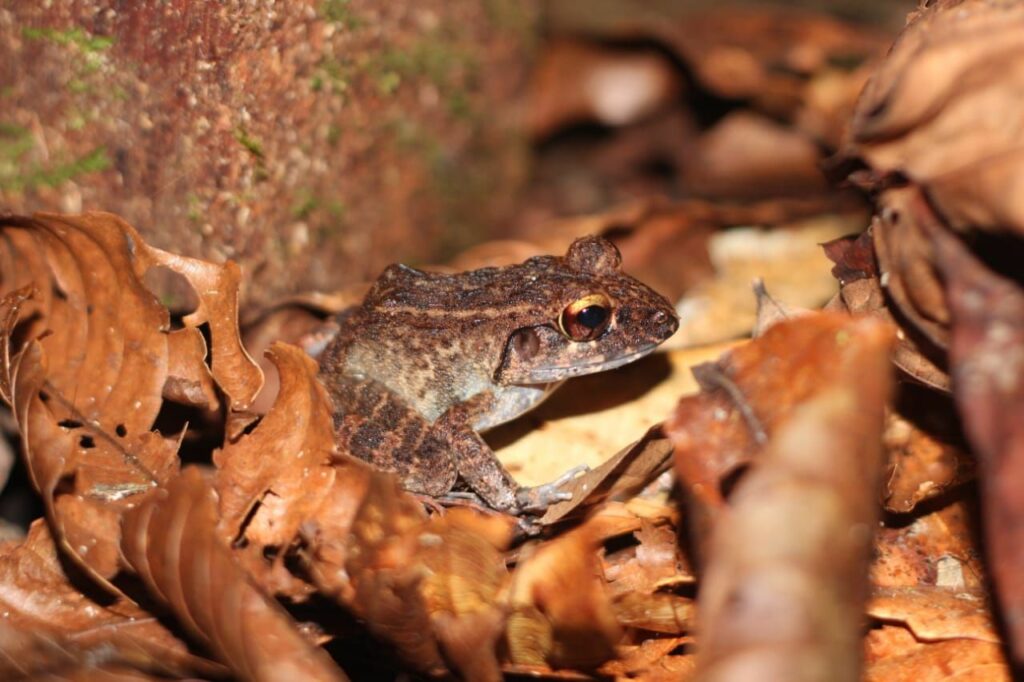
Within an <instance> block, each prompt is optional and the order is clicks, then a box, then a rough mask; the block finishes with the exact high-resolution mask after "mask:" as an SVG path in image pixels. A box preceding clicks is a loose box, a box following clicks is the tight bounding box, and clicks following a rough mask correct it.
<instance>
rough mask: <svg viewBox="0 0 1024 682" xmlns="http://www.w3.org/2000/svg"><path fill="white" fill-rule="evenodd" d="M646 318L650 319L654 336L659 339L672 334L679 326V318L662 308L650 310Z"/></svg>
mask: <svg viewBox="0 0 1024 682" xmlns="http://www.w3.org/2000/svg"><path fill="white" fill-rule="evenodd" d="M648 319H650V321H651V328H652V329H653V330H654V334H655V336H657V337H658V338H659V339H661V340H665V339H667V338H668V337H670V336H672V335H673V334H675V333H676V329H678V328H679V318H678V317H676V316H675V315H674V314H673V313H671V312H669V311H667V310H665V309H664V308H655V309H654V310H652V311H651V313H650V317H649V318H648Z"/></svg>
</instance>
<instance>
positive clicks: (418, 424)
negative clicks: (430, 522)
mask: <svg viewBox="0 0 1024 682" xmlns="http://www.w3.org/2000/svg"><path fill="white" fill-rule="evenodd" d="M340 324H341V330H340V331H339V333H338V335H337V336H336V337H335V338H334V339H333V340H332V341H331V342H330V344H329V345H328V346H327V347H326V348H325V349H324V352H323V354H322V355H321V358H320V376H321V379H322V380H323V382H324V383H325V384H326V386H327V388H328V391H329V393H330V394H331V397H332V398H333V400H334V404H335V407H334V409H335V413H334V424H335V428H336V432H337V434H336V435H337V440H338V443H339V445H340V446H341V447H342V449H343V450H346V451H348V452H350V453H351V454H353V455H356V456H357V457H360V458H362V459H365V460H367V461H369V462H371V463H372V464H374V465H376V466H378V467H380V468H382V469H385V470H387V471H393V472H395V473H396V474H398V476H399V477H400V478H401V480H402V482H403V484H404V485H405V487H406V488H408V489H409V490H412V491H414V492H418V493H423V494H426V495H430V496H434V497H438V496H443V495H446V494H447V493H449V492H451V491H452V490H453V488H455V487H456V484H457V483H458V482H459V481H460V480H461V483H462V484H463V485H464V486H466V487H468V488H469V489H470V490H471V491H472V492H473V493H475V494H476V495H477V496H479V498H481V499H483V501H484V502H485V503H487V504H488V505H490V506H491V507H493V508H495V509H499V510H503V511H507V512H512V513H521V512H538V511H542V510H543V509H544V508H545V507H547V506H548V505H549V504H552V503H553V502H555V501H558V500H563V499H566V498H567V496H568V495H567V493H565V492H561V491H558V490H557V486H558V485H559V484H560V483H562V482H563V481H562V479H559V481H556V482H554V483H551V484H548V485H544V486H538V487H535V488H524V487H521V486H519V485H518V484H517V483H516V482H515V480H514V479H513V478H512V476H511V475H510V474H509V473H508V472H507V471H506V470H505V468H504V467H503V466H502V465H501V463H500V462H498V460H497V458H496V457H495V456H494V453H493V452H492V451H491V449H490V448H489V447H488V446H487V444H486V443H485V442H484V441H483V439H482V438H481V437H480V435H479V433H480V432H482V431H486V430H487V429H490V428H491V427H494V426H497V425H498V424H502V423H504V422H507V421H509V420H510V419H514V418H515V417H518V416H519V415H521V414H523V413H524V412H526V411H528V410H531V409H533V408H534V407H536V406H537V405H538V404H540V402H541V401H542V400H544V399H545V398H546V397H547V396H548V395H550V394H551V392H552V391H553V390H554V389H555V388H557V387H558V385H559V384H561V383H562V382H563V381H564V380H565V379H568V378H570V377H574V376H580V375H582V374H592V373H594V372H602V371H604V370H609V369H613V368H615V367H619V366H621V365H624V364H626V363H629V362H632V361H634V360H636V359H638V358H640V357H642V356H644V355H647V354H648V353H650V352H651V351H653V350H654V349H655V347H656V346H657V345H658V344H659V343H661V342H662V341H664V340H665V339H667V338H668V337H669V336H671V335H672V333H673V332H674V331H675V330H676V327H677V326H678V319H677V318H676V316H675V313H674V311H673V309H672V306H671V305H669V303H668V301H666V300H665V299H664V298H663V297H662V296H660V295H659V294H657V293H656V292H654V291H653V290H652V289H650V288H649V287H647V286H645V285H643V284H641V283H640V282H639V281H637V280H635V279H633V278H632V277H629V276H628V275H626V274H623V272H622V271H621V258H620V256H619V252H618V249H616V248H615V246H614V245H613V244H611V242H608V241H606V240H604V239H600V238H597V237H584V238H582V239H578V240H576V241H575V242H574V243H573V244H572V246H570V247H569V251H568V252H567V253H566V255H565V256H564V257H556V256H541V257H536V258H531V259H529V260H527V261H526V262H524V263H522V264H520V265H511V266H507V267H501V268H483V269H480V270H474V271H471V272H465V273H460V274H454V275H446V274H435V273H426V272H420V271H418V270H414V269H412V268H409V267H406V266H404V265H392V266H390V267H389V268H387V270H385V271H384V274H382V275H381V276H380V278H379V279H378V280H377V282H376V283H375V284H374V286H373V288H372V289H371V290H370V292H369V293H368V294H367V296H366V299H365V300H364V301H363V303H362V305H361V306H360V307H359V308H357V309H356V310H355V311H354V312H352V313H351V314H350V315H349V316H348V317H346V318H344V319H343V320H342V321H341V322H340ZM570 473H572V472H570ZM563 478H565V477H563Z"/></svg>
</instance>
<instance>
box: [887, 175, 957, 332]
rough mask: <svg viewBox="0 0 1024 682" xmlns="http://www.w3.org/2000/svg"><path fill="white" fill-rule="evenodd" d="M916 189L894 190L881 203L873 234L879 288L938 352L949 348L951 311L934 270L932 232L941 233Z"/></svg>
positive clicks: (895, 308)
mask: <svg viewBox="0 0 1024 682" xmlns="http://www.w3.org/2000/svg"><path fill="white" fill-rule="evenodd" d="M927 201H928V200H927V199H926V198H925V196H924V195H922V194H921V193H920V192H919V191H918V190H917V189H916V188H914V187H909V188H902V189H892V190H889V191H887V192H885V193H884V194H883V195H882V197H881V199H880V209H879V216H878V218H876V220H875V224H874V227H873V229H872V234H873V236H874V244H875V253H876V255H877V257H878V266H879V268H880V270H881V272H882V275H881V282H882V286H884V287H885V291H886V293H887V294H888V295H889V301H890V302H891V305H892V306H893V309H894V310H895V311H898V313H900V315H902V317H903V318H905V319H906V320H907V322H908V323H909V324H907V325H904V326H909V327H910V328H911V329H913V330H915V331H916V332H918V333H919V334H923V335H924V336H925V337H926V338H927V339H928V341H929V342H931V343H932V344H934V345H935V347H937V348H939V349H942V350H945V349H946V347H947V346H948V345H949V310H948V309H947V308H946V295H945V292H944V291H943V286H942V282H941V280H940V279H939V273H938V272H937V270H936V266H935V263H934V261H935V256H934V251H933V246H932V243H931V239H930V238H929V236H928V233H929V232H930V231H934V230H935V229H945V228H944V226H943V227H939V225H938V221H937V219H936V217H935V214H934V213H933V212H932V209H931V207H930V206H929V205H928V204H927Z"/></svg>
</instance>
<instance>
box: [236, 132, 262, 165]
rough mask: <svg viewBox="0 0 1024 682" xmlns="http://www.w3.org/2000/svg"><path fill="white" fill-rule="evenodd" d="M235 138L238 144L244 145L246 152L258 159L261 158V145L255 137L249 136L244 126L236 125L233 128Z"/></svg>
mask: <svg viewBox="0 0 1024 682" xmlns="http://www.w3.org/2000/svg"><path fill="white" fill-rule="evenodd" d="M235 140H237V141H238V144H240V145H242V146H243V147H245V149H246V151H247V152H249V153H250V154H252V155H253V156H254V157H256V158H257V159H259V160H260V161H262V160H263V145H262V144H261V143H260V141H259V140H257V139H256V138H255V137H253V136H251V135H250V134H249V131H247V130H246V129H245V127H244V126H237V127H236V128H235Z"/></svg>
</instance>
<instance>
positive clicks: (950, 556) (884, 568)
mask: <svg viewBox="0 0 1024 682" xmlns="http://www.w3.org/2000/svg"><path fill="white" fill-rule="evenodd" d="M969 506H970V505H969V504H968V503H966V502H964V501H957V502H954V503H952V504H949V505H947V506H945V507H943V508H941V509H939V510H936V511H934V512H932V513H930V514H925V515H924V516H921V517H919V518H915V519H914V520H913V522H912V523H909V524H905V525H896V526H892V527H889V526H885V527H882V528H880V529H879V530H878V533H877V535H876V537H875V558H874V562H873V563H872V565H871V584H872V585H874V586H875V587H918V586H925V587H927V586H931V587H943V588H947V589H968V590H979V589H982V588H983V587H984V586H985V585H984V581H983V576H984V574H985V571H984V568H983V567H982V562H981V555H980V552H979V550H978V548H977V547H976V546H975V544H976V543H975V531H976V529H975V528H974V527H973V525H972V521H973V519H971V518H970V513H969Z"/></svg>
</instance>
